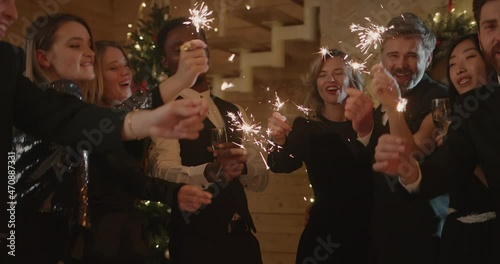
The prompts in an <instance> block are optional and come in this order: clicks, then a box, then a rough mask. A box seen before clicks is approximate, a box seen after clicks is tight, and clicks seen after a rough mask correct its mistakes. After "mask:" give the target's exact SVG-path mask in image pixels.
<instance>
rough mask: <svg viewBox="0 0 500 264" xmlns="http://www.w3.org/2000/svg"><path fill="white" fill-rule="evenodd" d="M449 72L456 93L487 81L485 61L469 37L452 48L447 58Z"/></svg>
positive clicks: (461, 92) (463, 91)
mask: <svg viewBox="0 0 500 264" xmlns="http://www.w3.org/2000/svg"><path fill="white" fill-rule="evenodd" d="M448 68H449V71H450V72H449V74H450V79H451V82H452V83H453V86H455V88H456V89H457V92H458V94H463V93H465V92H467V91H470V90H472V89H474V88H476V87H479V86H481V85H484V84H486V83H487V77H488V72H487V70H486V63H485V61H484V60H483V57H481V54H480V53H479V50H478V47H477V46H476V45H475V44H474V42H473V41H472V40H470V39H466V40H464V41H462V42H460V43H459V44H458V45H457V46H455V48H454V49H453V51H452V53H451V56H450V60H449V65H448Z"/></svg>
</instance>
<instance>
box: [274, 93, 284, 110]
mask: <svg viewBox="0 0 500 264" xmlns="http://www.w3.org/2000/svg"><path fill="white" fill-rule="evenodd" d="M274 94H275V95H276V98H275V100H274V103H273V104H272V105H273V106H274V109H273V111H274V112H277V111H279V110H280V109H281V108H283V106H284V105H285V103H286V102H288V100H286V101H284V102H281V99H280V98H279V97H278V93H277V92H274Z"/></svg>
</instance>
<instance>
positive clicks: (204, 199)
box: [177, 185, 212, 212]
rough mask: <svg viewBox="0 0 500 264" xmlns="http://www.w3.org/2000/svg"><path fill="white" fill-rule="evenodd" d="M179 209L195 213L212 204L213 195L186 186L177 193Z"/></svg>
mask: <svg viewBox="0 0 500 264" xmlns="http://www.w3.org/2000/svg"><path fill="white" fill-rule="evenodd" d="M177 202H178V203H179V208H180V209H181V210H183V211H188V212H194V211H196V210H198V209H199V208H200V207H201V206H202V205H206V204H210V203H211V202H212V194H211V193H209V192H205V191H203V190H201V189H199V188H197V187H195V186H192V185H184V186H182V187H181V188H180V189H179V192H178V193H177Z"/></svg>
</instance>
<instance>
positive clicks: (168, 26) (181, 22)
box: [156, 17, 207, 56]
mask: <svg viewBox="0 0 500 264" xmlns="http://www.w3.org/2000/svg"><path fill="white" fill-rule="evenodd" d="M187 22H189V23H190V22H191V20H190V19H189V18H187V17H178V18H174V19H171V20H169V21H167V22H166V23H165V25H164V26H163V27H162V28H161V29H160V32H159V33H158V41H157V43H156V47H157V49H158V53H159V54H160V56H165V55H166V54H165V50H164V45H165V41H167V36H168V33H170V31H172V30H173V29H175V28H177V27H180V26H190V25H186V23H187ZM200 36H201V38H202V40H203V41H205V43H206V42H207V38H206V36H205V31H204V30H203V29H202V28H201V29H200Z"/></svg>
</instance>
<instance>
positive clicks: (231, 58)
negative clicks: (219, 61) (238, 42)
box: [227, 53, 236, 62]
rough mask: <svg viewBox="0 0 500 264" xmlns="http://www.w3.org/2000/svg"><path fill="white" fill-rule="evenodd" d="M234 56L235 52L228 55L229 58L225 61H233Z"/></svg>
mask: <svg viewBox="0 0 500 264" xmlns="http://www.w3.org/2000/svg"><path fill="white" fill-rule="evenodd" d="M235 56H236V54H234V53H233V54H231V56H229V58H228V59H227V61H229V62H233V60H234V57H235Z"/></svg>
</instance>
